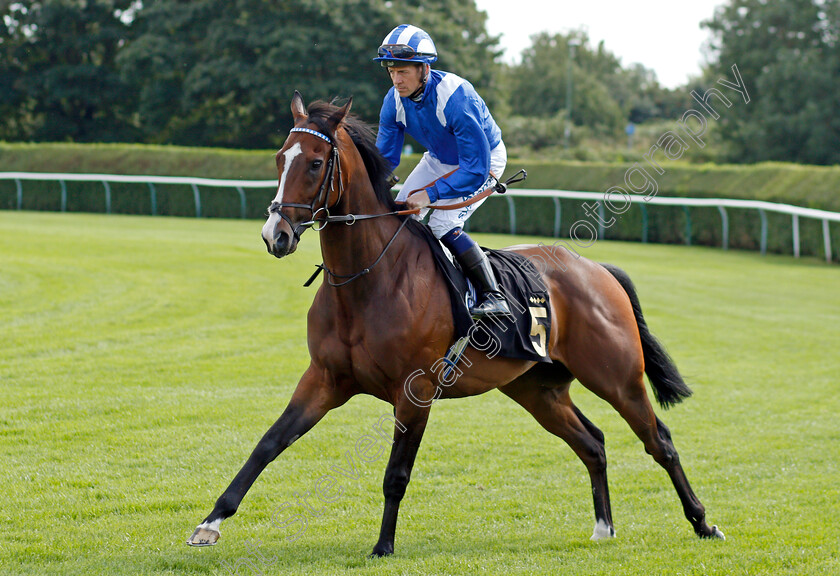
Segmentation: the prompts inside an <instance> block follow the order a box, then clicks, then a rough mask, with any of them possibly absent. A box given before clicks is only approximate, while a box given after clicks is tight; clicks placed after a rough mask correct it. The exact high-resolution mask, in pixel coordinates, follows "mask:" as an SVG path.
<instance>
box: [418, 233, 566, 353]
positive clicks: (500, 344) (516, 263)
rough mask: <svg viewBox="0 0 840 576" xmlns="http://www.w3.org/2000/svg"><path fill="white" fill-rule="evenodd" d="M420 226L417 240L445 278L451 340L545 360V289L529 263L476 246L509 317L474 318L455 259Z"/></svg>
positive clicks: (471, 292) (470, 293)
mask: <svg viewBox="0 0 840 576" xmlns="http://www.w3.org/2000/svg"><path fill="white" fill-rule="evenodd" d="M422 229H423V238H424V239H425V240H426V242H427V243H428V244H429V248H431V251H432V255H433V256H434V259H435V263H436V264H437V267H438V269H439V270H440V271H441V273H442V274H443V277H444V278H445V279H446V284H447V287H448V289H449V295H450V298H449V300H450V303H451V305H452V318H453V321H454V324H455V339H456V341H462V340H461V339H462V338H465V337H467V336H468V337H469V343H470V345H471V346H472V347H473V348H476V349H477V350H480V351H482V352H485V353H486V354H487V355H488V356H491V357H495V356H501V357H504V358H518V359H521V360H532V361H536V362H551V358H549V357H548V350H547V347H548V335H549V334H551V314H550V313H549V311H550V302H549V294H548V288H547V287H546V286H545V284H544V283H543V281H542V278H541V276H540V274H539V272H538V271H537V269H536V267H535V266H534V265H533V264H532V263H531V261H530V260H528V259H527V258H525V257H524V256H521V255H520V254H517V253H515V252H508V251H504V250H491V249H488V248H484V247H482V250H484V252H485V253H486V254H487V258H488V259H489V260H490V264H491V265H492V267H493V270H494V272H495V273H496V278H497V280H498V281H499V288H500V290H501V291H502V293H503V294H504V295H505V297H506V298H507V301H508V305H509V306H510V311H511V313H512V315H513V318H512V319H509V318H504V317H500V318H498V317H496V318H494V317H491V318H485V319H482V320H474V319H473V318H472V316H471V315H470V310H469V308H470V305H471V304H472V303H474V302H475V298H476V293H475V288H474V287H473V286H472V284H471V283H470V282H469V280H467V278H466V276H465V275H464V273H463V272H462V271H461V269H460V267H458V265H457V263H456V262H453V260H450V258H449V257H448V255H447V254H446V252H445V251H444V248H443V246H442V245H441V244H440V242H439V241H438V239H437V238H435V236H434V234H432V231H431V230H429V228H428V227H427V226H422ZM462 342H464V341H462ZM459 355H460V354H459Z"/></svg>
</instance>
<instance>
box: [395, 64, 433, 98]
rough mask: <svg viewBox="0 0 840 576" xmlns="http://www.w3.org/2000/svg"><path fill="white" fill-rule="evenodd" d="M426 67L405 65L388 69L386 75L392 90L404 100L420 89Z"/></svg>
mask: <svg viewBox="0 0 840 576" xmlns="http://www.w3.org/2000/svg"><path fill="white" fill-rule="evenodd" d="M426 66H427V64H406V65H405V66H391V67H389V68H388V75H389V76H390V77H391V82H392V83H393V84H394V89H395V90H396V91H397V93H399V95H400V96H401V97H403V98H406V97H408V96H410V95H411V94H413V93H414V91H415V90H417V89H418V88H420V84H422V83H423V73H424V72H425V70H424V68H425V67H426Z"/></svg>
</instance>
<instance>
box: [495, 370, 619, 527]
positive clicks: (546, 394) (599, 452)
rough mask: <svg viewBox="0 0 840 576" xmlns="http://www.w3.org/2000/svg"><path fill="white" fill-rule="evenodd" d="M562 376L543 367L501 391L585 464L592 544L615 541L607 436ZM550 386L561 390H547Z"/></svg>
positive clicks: (556, 371)
mask: <svg viewBox="0 0 840 576" xmlns="http://www.w3.org/2000/svg"><path fill="white" fill-rule="evenodd" d="M566 374H567V373H566ZM566 374H562V375H561V376H565V375H566ZM558 375H560V373H559V372H558V370H557V369H556V367H554V366H548V365H542V364H539V365H537V366H535V367H534V368H533V369H532V370H531V371H530V372H528V373H526V374H525V375H523V376H521V377H520V378H518V379H517V380H515V381H514V382H512V383H510V384H508V385H507V386H504V387H502V388H500V390H501V391H502V392H504V393H505V394H506V395H507V396H509V397H510V398H511V399H513V400H514V401H515V402H517V403H518V404H520V405H521V406H522V407H523V408H525V409H526V410H527V411H528V412H530V413H531V415H532V416H533V417H534V418H535V419H536V420H537V422H539V423H540V425H542V427H543V428H545V429H546V430H548V431H549V432H551V433H552V434H554V435H555V436H559V437H560V438H562V439H563V440H565V441H566V443H567V444H568V445H569V446H570V447H571V448H572V450H574V452H575V454H577V455H578V457H579V458H580V459H581V460H582V461H583V463H584V465H585V466H586V469H587V471H588V472H589V479H590V482H591V483H592V499H593V503H594V506H595V530H594V532H593V534H592V540H600V539H602V538H612V537H614V536H615V528H614V526H613V521H612V510H611V508H610V492H609V486H608V484H607V454H606V450H605V448H604V434H603V433H602V432H601V431H600V430H599V429H598V428H597V427H595V425H594V424H592V422H590V421H589V420H588V419H587V418H586V417H585V416H584V415H583V414H582V413H581V412H580V410H578V408H577V407H576V406H575V405H574V404H573V403H572V399H571V397H570V396H569V388H568V378H566V381H560V382H557V380H558V378H557V376H558ZM549 383H551V384H559V386H557V387H553V388H549V387H546V386H545V385H546V384H549Z"/></svg>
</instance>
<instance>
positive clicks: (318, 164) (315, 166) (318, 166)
mask: <svg viewBox="0 0 840 576" xmlns="http://www.w3.org/2000/svg"><path fill="white" fill-rule="evenodd" d="M323 165H324V161H323V160H313V162H312V170H313V171H314V170H320V169H321V166H323Z"/></svg>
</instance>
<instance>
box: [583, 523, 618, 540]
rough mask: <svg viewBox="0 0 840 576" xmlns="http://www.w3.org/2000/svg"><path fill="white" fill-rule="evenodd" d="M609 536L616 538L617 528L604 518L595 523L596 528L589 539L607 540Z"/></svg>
mask: <svg viewBox="0 0 840 576" xmlns="http://www.w3.org/2000/svg"><path fill="white" fill-rule="evenodd" d="M609 538H615V528H613V527H612V526H609V525H608V524H607V523H606V522H604V521H603V520H598V523H597V524H595V530H594V531H593V532H592V536H591V537H590V538H589V539H590V540H607V539H609Z"/></svg>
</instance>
